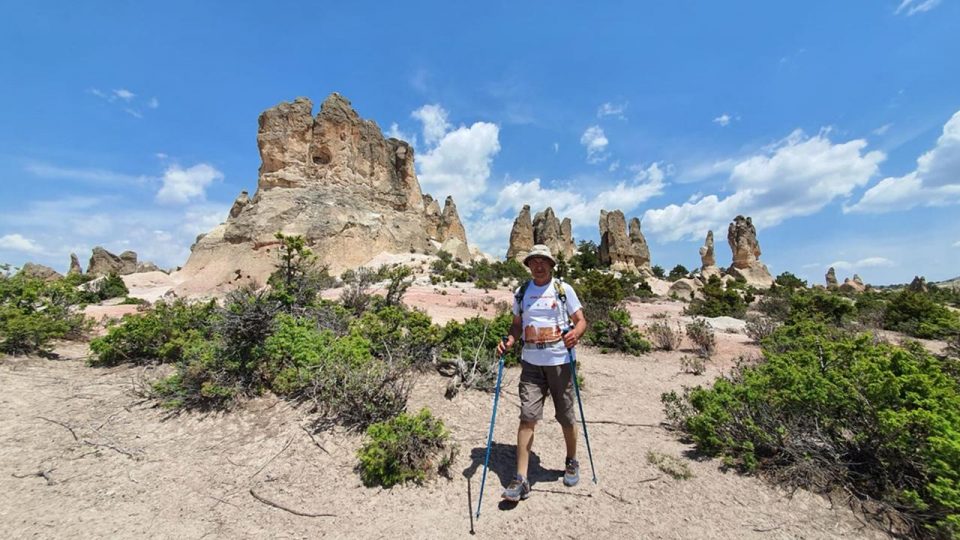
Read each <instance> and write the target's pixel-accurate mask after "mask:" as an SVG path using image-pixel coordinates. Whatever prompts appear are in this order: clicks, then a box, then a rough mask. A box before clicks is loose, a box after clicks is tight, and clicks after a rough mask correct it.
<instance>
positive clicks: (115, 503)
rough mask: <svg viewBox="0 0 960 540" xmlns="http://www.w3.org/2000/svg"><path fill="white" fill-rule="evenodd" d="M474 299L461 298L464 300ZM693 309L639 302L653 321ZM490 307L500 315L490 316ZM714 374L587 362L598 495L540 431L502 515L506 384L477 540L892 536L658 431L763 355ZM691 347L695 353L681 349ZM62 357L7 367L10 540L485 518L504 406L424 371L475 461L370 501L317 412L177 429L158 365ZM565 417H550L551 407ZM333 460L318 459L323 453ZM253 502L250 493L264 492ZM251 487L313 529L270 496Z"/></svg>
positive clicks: (235, 415)
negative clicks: (703, 389)
mask: <svg viewBox="0 0 960 540" xmlns="http://www.w3.org/2000/svg"><path fill="white" fill-rule="evenodd" d="M463 291H466V292H463ZM488 294H489V295H490V296H493V297H494V298H495V300H502V299H506V300H509V299H510V296H511V293H510V292H509V291H497V292H496V293H484V292H483V291H476V290H468V289H461V288H458V289H457V292H454V291H453V290H448V293H447V294H446V295H440V294H436V293H433V292H432V288H430V287H423V288H422V290H421V289H417V288H414V289H411V291H410V293H409V294H408V297H407V300H408V301H409V302H410V303H411V304H412V305H419V306H423V307H426V308H427V309H428V311H429V312H430V313H431V314H432V315H433V316H434V317H435V320H438V321H442V320H444V319H445V318H460V319H462V318H465V317H468V316H471V315H472V314H474V313H475V312H477V311H478V309H474V308H471V307H464V306H460V307H457V303H458V302H459V301H461V300H464V301H465V302H469V300H470V299H478V301H479V305H481V306H484V305H486V304H485V303H484V300H483V299H484V297H485V296H486V295H488ZM681 309H682V305H680V304H677V303H673V302H654V303H644V304H639V303H634V304H631V305H630V311H631V313H632V314H633V316H634V318H635V320H636V321H637V322H638V324H639V325H640V326H643V325H645V324H646V323H648V322H649V321H651V320H653V315H654V314H655V313H660V312H666V313H669V314H671V317H672V318H674V319H673V320H676V319H675V318H676V317H678V316H679V313H680V310H681ZM489 314H490V313H487V315H489ZM717 339H718V353H717V356H716V358H715V359H714V360H713V361H711V362H710V363H709V365H708V370H707V373H706V374H705V375H702V376H693V375H688V374H684V373H681V371H680V367H679V364H680V357H681V356H683V355H684V354H689V352H688V351H686V352H685V351H678V352H671V353H664V352H656V353H652V354H649V355H645V356H643V357H639V358H637V357H628V356H623V355H619V354H610V355H602V354H599V352H598V351H597V350H593V349H590V348H582V350H581V351H580V352H579V354H580V356H579V358H580V361H581V363H580V371H581V373H582V374H583V375H584V378H585V380H586V387H585V390H584V394H583V399H584V409H585V414H586V417H587V420H588V422H589V423H588V429H589V435H590V443H591V447H592V449H593V454H594V462H595V464H596V467H597V471H596V473H597V476H598V477H599V484H597V485H594V484H592V483H591V482H590V478H591V471H590V465H589V460H588V459H587V454H586V446H585V445H584V442H583V440H582V439H581V442H580V453H581V456H580V457H581V463H582V464H583V471H582V477H583V481H582V483H581V485H579V486H577V487H575V488H572V489H571V488H565V487H564V486H563V484H562V482H561V480H560V476H561V474H562V473H561V469H562V465H563V449H562V436H561V434H560V430H559V428H558V427H557V425H556V424H555V423H554V422H553V421H552V420H551V421H545V422H544V423H543V424H542V425H541V427H540V429H539V435H538V436H537V439H536V443H535V445H534V456H533V458H532V461H531V475H530V476H531V479H532V481H533V489H534V492H533V496H532V497H531V498H530V499H529V500H527V501H524V502H522V503H521V504H519V505H517V506H507V505H503V504H501V503H500V497H499V496H500V491H501V490H502V488H503V487H504V486H505V485H506V483H507V482H508V481H509V479H510V477H511V475H512V474H513V470H514V459H515V455H514V444H515V433H516V427H517V415H518V409H519V405H518V397H517V390H516V387H517V379H518V377H519V371H518V369H516V368H514V369H508V370H507V371H506V373H505V375H504V384H503V388H504V391H503V394H502V397H501V400H500V408H499V412H498V418H497V423H496V428H495V435H494V440H495V444H494V446H493V451H492V456H491V468H490V472H489V474H488V477H487V482H486V489H485V494H484V500H483V509H482V515H481V518H480V520H478V521H477V522H476V523H475V529H476V532H477V536H480V537H489V538H546V537H561V538H584V537H600V538H880V537H884V535H883V534H882V533H881V532H879V531H877V530H876V529H874V528H873V527H871V526H865V525H864V524H863V523H862V522H861V520H860V519H861V518H858V517H857V515H855V513H854V512H852V511H851V510H850V509H849V508H848V507H847V506H846V505H845V504H844V503H843V501H837V502H836V503H835V504H831V503H830V502H829V501H828V500H826V499H824V498H823V497H820V496H818V495H813V494H810V493H807V492H804V491H799V492H796V493H795V494H793V496H790V495H789V494H788V493H786V492H784V491H782V490H779V489H777V488H774V487H771V486H769V485H768V484H766V483H764V482H763V481H761V480H759V479H756V478H752V477H744V476H741V475H738V474H735V473H732V472H724V471H722V470H721V464H720V462H719V461H717V460H709V459H708V460H703V459H698V458H696V457H695V455H694V454H693V453H692V446H691V445H689V444H685V443H682V442H680V441H679V440H678V439H677V438H676V435H675V434H674V433H672V432H669V431H667V430H666V429H664V427H662V426H661V422H662V421H663V420H664V414H663V410H662V407H661V405H660V401H659V397H660V394H661V393H663V392H665V391H669V390H679V389H681V388H682V387H683V386H685V385H696V384H706V383H708V382H709V381H710V380H712V379H713V378H715V377H716V376H717V375H718V374H719V373H720V371H721V369H725V368H726V367H728V366H730V365H732V364H733V361H734V359H735V358H736V357H738V356H741V355H750V354H756V352H757V349H756V346H755V345H753V344H751V343H749V339H748V338H746V336H744V335H742V334H738V333H725V332H718V334H717ZM684 346H685V347H686V346H688V344H685V345H684ZM60 352H61V353H62V355H63V356H64V358H65V359H61V360H44V359H39V358H2V359H0V388H3V392H2V393H0V410H2V411H3V414H2V418H3V421H2V422H0V471H2V473H3V474H0V538H34V537H38V538H318V537H330V538H397V537H400V538H465V537H469V536H470V535H469V532H470V519H469V511H470V510H469V509H468V499H467V490H468V486H469V487H470V488H471V489H472V502H473V505H474V510H475V507H476V504H477V496H478V490H479V486H480V476H481V471H482V460H483V453H484V449H485V444H486V436H487V430H488V427H489V421H490V412H491V405H492V395H491V394H485V393H480V392H475V391H465V392H461V393H460V394H459V395H458V396H456V397H455V398H454V399H452V400H447V399H445V398H444V397H443V389H444V386H445V385H446V379H443V378H442V377H440V376H438V375H435V374H426V375H423V376H422V377H421V378H420V380H419V383H418V384H417V386H416V388H415V391H414V395H413V397H412V399H411V401H410V404H409V409H410V410H411V411H416V410H419V408H420V407H423V406H427V407H429V408H430V409H431V410H432V411H433V412H434V413H435V414H436V415H437V416H439V417H440V418H442V419H443V421H444V422H445V423H446V425H447V426H448V427H449V429H450V431H451V435H452V438H453V440H454V441H455V442H456V443H457V444H458V445H459V447H460V453H459V456H458V458H457V460H456V463H455V467H454V472H455V474H454V478H453V480H446V479H439V480H437V481H435V482H432V483H429V484H427V485H425V486H423V487H417V486H403V487H397V488H394V489H390V490H384V489H379V488H366V487H364V486H363V485H362V484H361V482H360V480H359V477H358V476H357V474H356V473H355V472H354V467H355V465H356V457H355V455H356V450H357V449H358V448H359V446H360V444H361V442H362V438H361V437H360V436H359V435H357V434H351V433H344V432H341V431H332V432H321V433H318V434H316V435H313V437H311V435H310V434H308V432H307V431H306V430H305V427H306V426H307V425H308V424H309V416H308V414H307V411H305V410H303V409H300V408H297V407H296V406H293V405H291V404H290V403H287V402H284V401H280V400H277V399H275V398H272V397H263V398H258V399H254V400H252V401H249V402H247V403H245V404H243V405H241V406H239V407H238V408H237V409H236V410H234V411H231V412H229V413H210V414H202V413H185V414H181V415H179V416H170V415H169V414H168V413H167V412H166V411H164V410H161V409H158V408H155V407H154V406H153V405H152V404H151V403H150V402H144V401H143V400H142V399H141V398H140V397H138V395H137V388H138V387H139V385H140V384H141V381H143V380H145V379H146V380H150V379H151V378H155V377H157V376H158V373H157V371H156V370H153V369H146V370H145V369H144V368H131V367H118V368H112V369H95V368H90V367H87V366H85V364H84V362H83V358H82V357H84V356H86V355H87V354H89V353H88V350H87V348H86V346H85V345H82V344H68V345H66V346H64V347H61V348H60ZM546 408H547V410H546V414H545V416H546V417H547V418H552V406H551V405H547V406H546ZM321 447H322V448H321ZM650 451H655V452H660V453H663V454H666V455H669V456H673V457H676V458H678V459H680V460H682V461H683V462H684V463H686V464H687V466H688V467H689V468H690V470H691V471H692V472H693V474H694V477H693V478H691V479H688V480H674V479H673V478H671V477H670V476H668V475H666V474H664V473H663V472H661V471H660V470H658V469H657V467H656V466H654V465H651V464H649V463H648V462H647V459H646V455H647V453H648V452H650ZM251 490H252V492H251ZM253 493H255V494H257V495H258V496H260V497H261V498H264V499H268V500H270V501H273V502H275V503H278V504H279V505H282V506H285V507H287V508H289V509H291V510H295V511H298V512H300V513H305V514H332V515H331V516H319V517H311V516H300V515H295V514H293V513H290V512H288V511H285V510H282V509H278V508H275V507H272V506H269V505H268V504H266V503H264V502H261V501H260V500H258V499H257V498H255V496H254V495H253Z"/></svg>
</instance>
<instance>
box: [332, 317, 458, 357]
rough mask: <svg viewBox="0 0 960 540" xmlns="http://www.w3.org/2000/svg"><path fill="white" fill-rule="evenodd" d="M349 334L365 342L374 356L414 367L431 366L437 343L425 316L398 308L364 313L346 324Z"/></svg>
mask: <svg viewBox="0 0 960 540" xmlns="http://www.w3.org/2000/svg"><path fill="white" fill-rule="evenodd" d="M350 332H351V333H352V334H356V335H359V336H362V337H363V338H365V339H366V340H367V341H369V342H370V347H371V351H372V353H373V354H374V355H375V356H377V357H379V358H382V359H384V360H392V361H395V362H399V363H402V364H404V365H411V366H418V367H422V366H425V365H428V364H430V363H432V361H433V359H434V356H435V355H436V348H437V345H438V343H439V342H440V331H439V329H438V328H437V327H435V326H434V325H433V323H432V321H431V320H430V317H429V316H428V315H427V314H426V313H423V312H422V311H417V310H414V309H409V308H407V307H404V306H402V305H401V306H384V307H381V308H379V309H376V310H370V311H367V312H366V313H364V314H363V315H361V316H360V317H358V318H357V319H354V320H353V321H352V322H351V323H350Z"/></svg>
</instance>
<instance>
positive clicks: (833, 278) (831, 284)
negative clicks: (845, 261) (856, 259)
mask: <svg viewBox="0 0 960 540" xmlns="http://www.w3.org/2000/svg"><path fill="white" fill-rule="evenodd" d="M823 277H824V279H825V280H826V282H827V288H828V289H836V288H837V271H836V270H834V269H833V267H832V266H831V267H830V268H828V269H827V274H826V275H825V276H823Z"/></svg>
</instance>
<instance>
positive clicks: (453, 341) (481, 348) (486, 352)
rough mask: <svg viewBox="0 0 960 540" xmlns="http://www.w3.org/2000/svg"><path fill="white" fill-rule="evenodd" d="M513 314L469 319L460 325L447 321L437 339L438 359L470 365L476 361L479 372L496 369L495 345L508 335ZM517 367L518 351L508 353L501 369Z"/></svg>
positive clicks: (457, 322)
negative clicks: (457, 359) (452, 359)
mask: <svg viewBox="0 0 960 540" xmlns="http://www.w3.org/2000/svg"><path fill="white" fill-rule="evenodd" d="M512 324H513V313H501V314H500V315H497V316H496V317H494V318H493V319H485V318H482V317H471V318H469V319H467V320H465V321H463V322H460V321H450V322H448V323H447V324H446V326H444V327H443V331H442V333H441V334H442V336H441V339H440V357H441V358H463V359H464V360H469V361H471V362H472V360H473V359H474V358H479V360H478V364H477V367H478V369H480V371H481V372H485V371H487V370H488V369H495V363H496V362H497V358H496V348H497V343H498V342H500V340H501V339H503V338H504V337H506V336H507V335H508V334H509V333H510V326H511V325H512ZM519 364H520V352H519V348H518V347H515V348H513V349H511V350H510V351H509V352H507V355H506V357H505V358H504V365H507V366H514V365H519Z"/></svg>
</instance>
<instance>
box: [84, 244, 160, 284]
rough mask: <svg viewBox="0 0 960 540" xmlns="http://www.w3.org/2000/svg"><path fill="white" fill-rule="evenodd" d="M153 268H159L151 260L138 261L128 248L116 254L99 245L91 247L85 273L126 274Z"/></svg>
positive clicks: (102, 274) (98, 274)
mask: <svg viewBox="0 0 960 540" xmlns="http://www.w3.org/2000/svg"><path fill="white" fill-rule="evenodd" d="M78 264H79V263H78ZM154 270H159V268H157V266H156V265H155V264H153V263H152V262H138V261H137V254H136V252H133V251H129V250H128V251H124V252H123V253H121V254H120V255H119V256H117V255H114V254H113V253H110V252H109V251H107V250H105V249H103V248H102V247H100V246H97V247H95V248H93V253H92V254H91V255H90V262H89V264H87V274H88V275H90V276H94V277H96V276H106V275H108V274H117V275H118V276H126V275H129V274H136V273H138V272H150V271H154Z"/></svg>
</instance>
